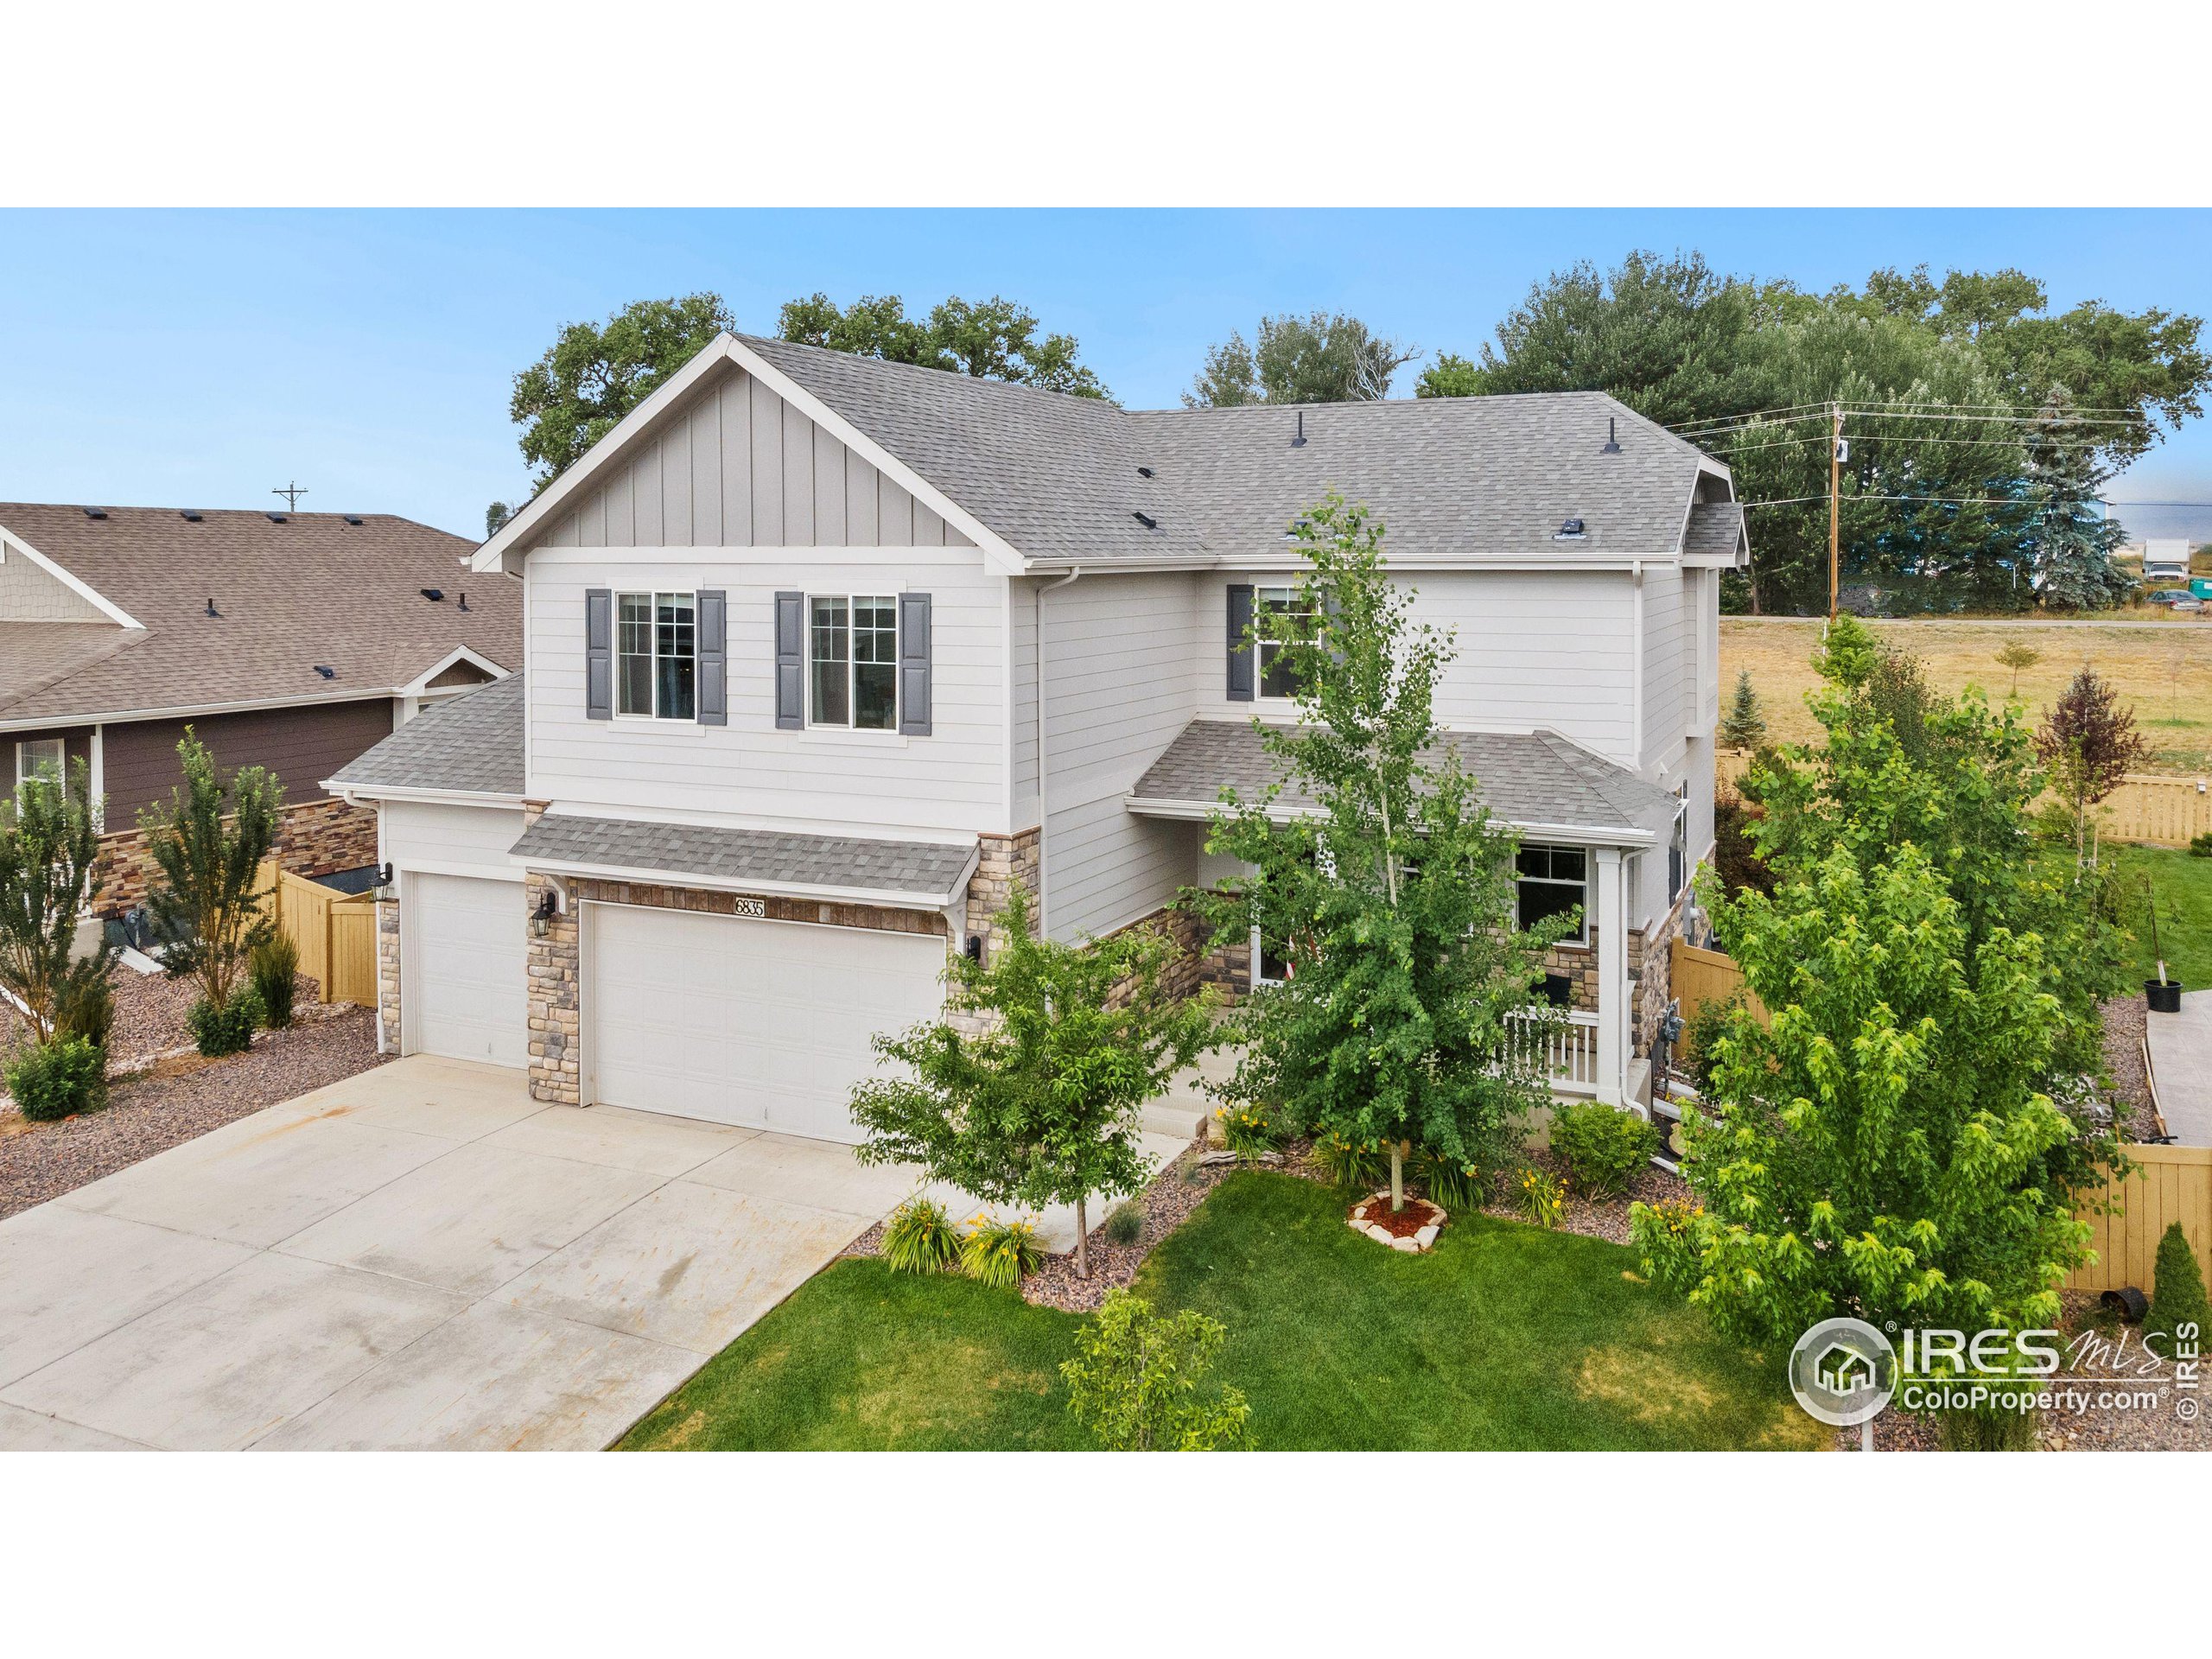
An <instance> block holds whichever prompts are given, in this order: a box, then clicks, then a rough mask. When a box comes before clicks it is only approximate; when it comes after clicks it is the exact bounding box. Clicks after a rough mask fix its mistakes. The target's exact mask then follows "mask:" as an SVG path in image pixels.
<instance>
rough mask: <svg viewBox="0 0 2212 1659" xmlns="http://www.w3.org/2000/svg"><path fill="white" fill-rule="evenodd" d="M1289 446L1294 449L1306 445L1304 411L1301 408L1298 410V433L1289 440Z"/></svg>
mask: <svg viewBox="0 0 2212 1659" xmlns="http://www.w3.org/2000/svg"><path fill="white" fill-rule="evenodd" d="M1290 447H1291V448H1294V449H1303V448H1305V447H1306V411H1305V410H1302V409H1301V410H1299V411H1298V435H1297V436H1296V437H1294V438H1293V439H1292V440H1291V441H1290Z"/></svg>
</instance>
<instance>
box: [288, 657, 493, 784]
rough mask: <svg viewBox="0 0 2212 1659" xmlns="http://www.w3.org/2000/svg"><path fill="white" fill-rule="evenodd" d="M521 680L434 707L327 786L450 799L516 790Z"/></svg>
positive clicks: (351, 762)
mask: <svg viewBox="0 0 2212 1659" xmlns="http://www.w3.org/2000/svg"><path fill="white" fill-rule="evenodd" d="M522 716H523V677H522V676H521V675H519V674H510V675H508V676H507V677H506V678H505V679H504V680H494V681H493V682H492V683H491V684H489V685H486V686H482V687H480V688H479V689H478V690H474V691H469V692H465V693H463V694H462V695H461V696H457V697H452V698H449V699H447V700H446V701H444V702H436V703H433V704H432V705H431V706H430V707H429V708H427V709H423V712H422V713H421V714H419V715H416V716H415V718H414V719H412V720H410V721H408V722H407V723H406V724H405V725H404V726H402V727H401V728H399V729H398V730H397V731H396V732H394V733H393V734H391V736H390V737H387V738H385V740H384V741H382V742H381V743H379V744H378V745H377V746H376V747H374V748H372V749H371V750H369V751H368V752H367V753H365V754H362V755H359V756H358V757H356V758H355V759H353V760H348V761H347V762H346V764H345V766H342V767H341V768H340V770H339V772H337V774H336V775H335V776H334V777H333V778H332V779H329V781H330V782H331V783H332V784H333V785H339V786H346V787H352V788H354V789H358V790H359V791H361V792H362V793H363V794H365V795H372V796H373V795H375V794H377V793H378V791H380V790H385V789H420V790H430V791H436V792H439V793H442V794H454V795H509V796H513V797H515V798H517V799H519V798H521V796H522V793H523V788H524V784H523V735H522Z"/></svg>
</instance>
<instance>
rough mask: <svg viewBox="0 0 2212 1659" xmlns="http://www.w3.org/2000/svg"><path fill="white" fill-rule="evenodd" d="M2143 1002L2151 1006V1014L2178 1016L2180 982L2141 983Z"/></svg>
mask: <svg viewBox="0 0 2212 1659" xmlns="http://www.w3.org/2000/svg"><path fill="white" fill-rule="evenodd" d="M2143 1000H2144V1001H2145V1002H2147V1003H2149V1004H2150V1005H2151V1012H2152V1013H2153V1014H2179V1013H2180V1012H2181V981H2179V980H2177V979H2166V980H2158V979H2146V980H2145V981H2144V982H2143Z"/></svg>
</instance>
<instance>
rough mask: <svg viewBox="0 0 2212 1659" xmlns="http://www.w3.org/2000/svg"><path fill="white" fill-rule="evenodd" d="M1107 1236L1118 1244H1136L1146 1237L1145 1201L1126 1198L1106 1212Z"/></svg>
mask: <svg viewBox="0 0 2212 1659" xmlns="http://www.w3.org/2000/svg"><path fill="white" fill-rule="evenodd" d="M1106 1236H1107V1237H1109V1238H1110V1239H1112V1240H1113V1241H1114V1243H1116V1244H1134V1243H1136V1242H1137V1240H1139V1239H1140V1238H1142V1237H1143V1236H1144V1200H1143V1199H1142V1198H1124V1199H1122V1201H1121V1203H1119V1204H1117V1205H1115V1206H1114V1207H1113V1208H1112V1209H1111V1210H1109V1211H1107V1212H1106Z"/></svg>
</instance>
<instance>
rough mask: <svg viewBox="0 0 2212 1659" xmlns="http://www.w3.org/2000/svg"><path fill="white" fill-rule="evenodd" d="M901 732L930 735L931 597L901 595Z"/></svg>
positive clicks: (911, 734) (909, 734)
mask: <svg viewBox="0 0 2212 1659" xmlns="http://www.w3.org/2000/svg"><path fill="white" fill-rule="evenodd" d="M899 732H900V734H902V735H904V736H906V737H927V736H928V735H929V734H930V596H929V595H928V594H899Z"/></svg>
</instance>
